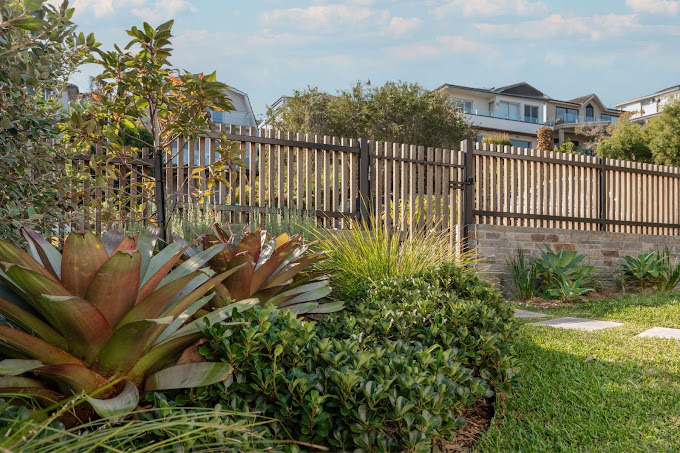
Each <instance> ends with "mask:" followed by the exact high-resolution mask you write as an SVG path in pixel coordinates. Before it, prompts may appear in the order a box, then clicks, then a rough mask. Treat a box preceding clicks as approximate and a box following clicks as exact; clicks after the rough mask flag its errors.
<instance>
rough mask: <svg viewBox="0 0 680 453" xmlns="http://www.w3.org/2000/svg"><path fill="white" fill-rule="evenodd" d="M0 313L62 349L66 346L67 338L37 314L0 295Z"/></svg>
mask: <svg viewBox="0 0 680 453" xmlns="http://www.w3.org/2000/svg"><path fill="white" fill-rule="evenodd" d="M0 314H1V315H3V316H5V317H7V318H9V319H11V320H12V322H14V323H16V324H18V325H19V326H20V327H21V328H22V329H24V330H26V331H27V332H29V333H31V334H33V335H35V336H37V337H39V338H42V339H43V340H45V341H47V342H48V343H51V344H53V345H55V346H57V347H59V348H61V349H65V348H66V346H67V345H66V339H65V338H64V337H63V336H61V335H60V334H59V332H57V331H56V330H54V329H53V328H52V327H50V326H49V325H48V324H47V323H45V322H44V321H43V320H41V319H40V318H38V317H37V316H35V315H33V314H32V313H29V312H28V311H26V310H24V309H23V308H21V307H19V306H18V305H16V304H13V303H12V302H10V301H8V300H6V299H3V298H2V297H0Z"/></svg>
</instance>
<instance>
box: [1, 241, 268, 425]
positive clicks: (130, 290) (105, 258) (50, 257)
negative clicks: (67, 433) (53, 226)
mask: <svg viewBox="0 0 680 453" xmlns="http://www.w3.org/2000/svg"><path fill="white" fill-rule="evenodd" d="M22 233H23V234H24V237H25V238H26V239H27V241H28V244H29V252H30V253H27V252H25V251H24V250H22V249H20V248H18V247H16V246H15V245H13V244H11V243H8V242H3V241H0V315H2V317H1V318H2V321H3V322H0V324H2V325H0V357H2V358H3V359H4V360H2V361H0V393H8V392H13V393H15V392H22V393H30V394H33V395H39V396H41V397H42V398H43V399H44V398H46V399H48V400H52V401H54V400H58V399H61V398H63V397H66V396H70V395H72V394H76V393H80V392H86V393H87V394H89V395H92V394H93V393H94V394H96V395H95V396H97V398H89V399H88V401H89V403H90V405H91V406H92V407H93V408H94V410H95V411H96V412H97V413H98V414H99V415H102V416H104V415H111V414H120V413H125V412H127V411H131V410H133V409H134V408H135V407H136V405H137V403H138V400H139V390H142V391H152V390H166V389H175V388H187V387H197V386H203V385H209V384H214V383H216V382H219V381H221V380H224V379H226V378H227V377H229V376H230V374H231V372H232V369H231V367H230V365H228V364H225V363H210V362H202V363H180V364H178V358H179V357H180V356H181V354H182V353H183V351H184V350H185V349H186V348H187V347H189V346H190V345H192V344H194V343H195V342H196V341H198V340H199V339H200V338H201V337H202V329H201V326H202V325H204V323H205V320H208V321H210V322H211V323H215V322H218V321H224V320H225V319H227V318H228V317H229V315H230V314H231V313H232V312H233V309H237V310H239V311H241V310H244V309H245V308H247V307H248V306H252V305H253V304H254V303H255V302H256V301H252V300H251V301H243V302H241V303H239V304H233V305H231V306H226V307H223V308H221V309H219V310H216V311H213V312H211V313H209V314H207V315H206V316H204V317H203V318H201V319H196V320H192V319H191V317H192V316H193V315H194V314H195V313H196V311H198V310H199V309H200V308H201V307H202V306H204V305H205V304H206V303H207V302H208V301H209V300H210V299H211V297H212V295H206V294H207V293H208V292H210V291H211V290H212V289H213V288H214V287H215V286H216V285H218V284H219V283H220V282H221V281H223V280H224V279H225V278H228V277H229V276H232V275H235V274H237V273H239V272H240V271H241V270H242V269H243V267H245V266H233V267H231V268H230V269H229V270H227V271H225V272H223V273H221V274H219V275H215V273H214V272H213V271H211V270H209V269H200V268H201V267H202V266H203V265H204V264H205V263H206V262H207V261H208V260H210V259H211V258H213V257H214V256H216V255H217V254H219V253H221V252H222V251H223V250H224V249H225V248H226V246H225V245H222V244H218V245H216V246H215V247H211V248H209V249H206V250H205V251H203V252H202V253H199V254H197V255H195V256H194V257H193V258H191V259H190V260H187V261H185V262H184V263H182V264H181V265H180V266H177V267H176V264H177V262H178V260H179V259H180V257H181V256H182V254H183V253H184V252H185V249H184V248H183V247H181V245H180V244H171V245H169V246H168V247H166V248H165V249H163V250H162V251H161V252H159V253H157V254H156V255H153V250H154V248H155V244H156V241H157V236H156V235H155V234H154V233H153V232H150V231H149V232H145V233H143V234H141V235H140V236H139V237H123V235H122V234H121V233H119V232H117V231H113V232H110V233H108V234H105V235H103V236H102V238H101V239H100V238H99V237H98V236H97V235H95V234H93V233H91V232H74V233H71V234H69V236H68V237H67V238H66V241H65V243H64V247H63V251H62V252H61V253H60V252H59V251H58V250H57V249H56V248H55V247H53V246H52V245H51V244H50V243H49V242H48V241H47V240H45V239H44V238H42V237H41V236H40V235H38V234H37V233H36V232H34V231H32V230H30V229H23V230H22ZM173 268H174V269H173Z"/></svg>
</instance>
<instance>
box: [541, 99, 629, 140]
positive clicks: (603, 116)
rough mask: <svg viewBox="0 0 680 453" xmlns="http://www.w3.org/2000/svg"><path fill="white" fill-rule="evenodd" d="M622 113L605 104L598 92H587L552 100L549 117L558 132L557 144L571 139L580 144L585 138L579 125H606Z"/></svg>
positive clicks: (556, 135)
mask: <svg viewBox="0 0 680 453" xmlns="http://www.w3.org/2000/svg"><path fill="white" fill-rule="evenodd" d="M621 113H623V112H622V111H621V110H618V109H613V108H608V107H607V106H606V105H604V104H603V103H602V101H601V100H600V98H599V97H597V95H596V94H587V95H585V96H581V97H578V98H575V99H571V100H569V101H558V100H556V99H553V100H551V101H550V104H549V114H548V117H549V118H550V119H551V121H552V125H553V130H554V131H555V132H556V134H555V138H556V140H555V144H560V143H564V142H565V140H569V141H572V142H574V144H576V145H578V144H579V142H581V143H582V142H583V140H584V138H585V137H583V136H582V135H580V134H579V133H578V128H579V126H582V125H584V124H587V125H589V126H605V127H606V126H609V125H610V124H612V123H613V122H614V121H616V120H617V119H618V117H619V115H621Z"/></svg>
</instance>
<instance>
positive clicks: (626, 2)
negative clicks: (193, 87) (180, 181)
mask: <svg viewBox="0 0 680 453" xmlns="http://www.w3.org/2000/svg"><path fill="white" fill-rule="evenodd" d="M55 1H56V0H55ZM71 5H72V6H74V7H75V8H76V14H75V18H74V21H75V22H76V23H77V24H78V25H79V30H80V31H83V32H86V33H89V32H94V33H95V36H96V38H97V40H98V41H99V42H101V43H102V44H103V45H104V47H106V48H108V47H111V46H112V44H113V43H119V44H125V43H127V41H128V37H127V35H126V34H125V32H124V30H125V29H127V28H129V27H131V26H133V25H141V23H142V21H147V22H149V23H151V24H152V25H154V26H156V25H158V24H160V23H162V22H164V21H166V20H168V19H175V25H174V27H173V34H174V35H175V38H174V39H173V44H174V48H175V52H174V55H173V58H172V63H173V64H174V65H175V66H177V67H179V68H181V69H186V70H189V71H192V72H206V73H207V72H212V71H213V70H217V75H218V78H219V79H220V80H221V81H223V82H226V83H228V84H229V85H232V86H234V87H236V88H238V89H240V90H243V91H245V92H247V93H248V94H249V96H250V99H251V103H252V105H253V109H254V111H255V113H256V115H259V114H264V113H265V112H266V108H267V105H271V104H272V103H273V102H274V101H276V99H278V98H279V97H280V96H282V95H287V94H291V93H292V92H293V91H294V90H295V89H304V88H305V87H306V86H308V85H312V86H318V87H320V88H321V89H323V90H326V91H329V92H335V91H337V90H340V89H345V88H349V87H350V86H351V85H352V84H353V83H354V82H355V81H356V80H369V79H370V80H371V82H373V83H377V84H381V83H383V82H385V81H388V80H403V81H408V82H417V83H420V84H421V85H423V86H425V87H426V88H436V87H438V86H440V85H442V84H444V83H451V84H456V85H467V86H474V87H493V86H503V85H508V84H512V83H516V82H521V81H525V82H528V83H530V84H531V85H533V86H535V87H536V88H538V89H540V90H541V91H543V92H544V93H546V94H548V95H549V96H551V97H553V98H557V99H572V98H575V97H578V96H581V95H585V94H589V93H597V94H598V95H599V96H600V98H601V99H602V100H603V101H604V103H605V104H608V105H611V104H614V103H616V102H619V101H624V100H626V99H629V98H633V97H637V96H639V95H643V94H647V93H651V92H653V91H657V90H660V89H662V88H666V87H668V86H671V85H677V84H680V50H679V49H680V25H678V24H680V1H679V0H569V1H564V0H560V1H557V0H542V1H538V0H425V1H397V0H335V1H324V0H306V1H284V0H260V1H258V0H246V1H233V0H71ZM89 71H91V69H88V68H86V69H85V70H83V71H82V72H81V73H79V74H76V75H75V76H74V77H73V81H74V82H75V83H77V84H78V85H80V86H81V87H82V88H86V87H87V85H88V77H89V76H90V75H92V73H91V72H89Z"/></svg>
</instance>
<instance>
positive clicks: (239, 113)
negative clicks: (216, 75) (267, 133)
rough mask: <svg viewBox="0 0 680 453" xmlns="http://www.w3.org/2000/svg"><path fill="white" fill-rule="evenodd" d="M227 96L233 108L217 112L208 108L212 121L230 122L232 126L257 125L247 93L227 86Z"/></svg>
mask: <svg viewBox="0 0 680 453" xmlns="http://www.w3.org/2000/svg"><path fill="white" fill-rule="evenodd" d="M227 96H228V97H229V99H230V100H231V103H232V104H234V110H232V111H230V112H217V111H215V110H210V114H211V115H212V122H213V123H215V124H231V125H234V126H247V127H255V128H256V127H257V120H256V119H255V114H254V113H253V107H252V106H251V105H250V99H249V98H248V95H247V94H246V93H244V92H243V91H241V90H237V89H236V88H233V87H232V88H227Z"/></svg>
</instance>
